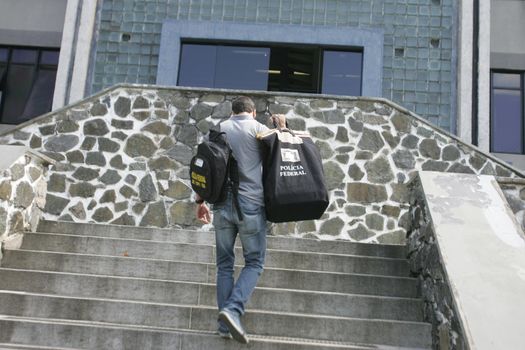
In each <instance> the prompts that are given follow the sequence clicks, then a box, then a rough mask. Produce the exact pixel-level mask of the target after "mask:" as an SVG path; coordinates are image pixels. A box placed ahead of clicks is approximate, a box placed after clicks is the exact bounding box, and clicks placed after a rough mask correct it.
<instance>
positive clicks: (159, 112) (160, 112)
mask: <svg viewBox="0 0 525 350" xmlns="http://www.w3.org/2000/svg"><path fill="white" fill-rule="evenodd" d="M153 114H154V115H155V117H157V118H160V119H166V120H167V119H169V118H170V112H169V111H167V110H165V109H156V110H154V111H153Z"/></svg>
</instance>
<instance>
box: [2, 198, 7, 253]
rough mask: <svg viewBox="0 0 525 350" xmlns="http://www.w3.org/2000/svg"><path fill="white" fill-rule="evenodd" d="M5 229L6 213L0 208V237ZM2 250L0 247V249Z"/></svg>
mask: <svg viewBox="0 0 525 350" xmlns="http://www.w3.org/2000/svg"><path fill="white" fill-rule="evenodd" d="M6 228H7V211H5V209H4V208H2V207H0V236H2V235H3V234H4V233H5V231H6ZM0 248H2V247H0ZM1 259H2V249H0V260H1Z"/></svg>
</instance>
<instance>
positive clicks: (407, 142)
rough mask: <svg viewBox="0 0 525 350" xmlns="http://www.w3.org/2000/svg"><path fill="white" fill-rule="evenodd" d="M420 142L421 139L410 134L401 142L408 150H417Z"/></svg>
mask: <svg viewBox="0 0 525 350" xmlns="http://www.w3.org/2000/svg"><path fill="white" fill-rule="evenodd" d="M418 142H419V138H418V137H417V136H414V135H412V134H408V135H406V136H405V137H404V138H403V141H401V145H402V146H403V147H406V148H411V149H415V148H416V147H417V144H418Z"/></svg>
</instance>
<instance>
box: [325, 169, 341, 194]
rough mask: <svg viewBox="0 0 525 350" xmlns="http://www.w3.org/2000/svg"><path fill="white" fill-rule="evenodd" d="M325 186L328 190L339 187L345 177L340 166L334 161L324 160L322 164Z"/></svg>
mask: <svg viewBox="0 0 525 350" xmlns="http://www.w3.org/2000/svg"><path fill="white" fill-rule="evenodd" d="M323 168H324V174H325V180H326V187H327V188H328V190H329V191H330V190H333V189H336V188H338V187H340V186H341V185H342V183H343V180H344V178H345V173H344V172H343V170H342V169H341V167H340V166H339V165H338V164H337V163H335V162H326V163H324V164H323Z"/></svg>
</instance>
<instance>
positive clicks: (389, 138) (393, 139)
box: [381, 131, 401, 149]
mask: <svg viewBox="0 0 525 350" xmlns="http://www.w3.org/2000/svg"><path fill="white" fill-rule="evenodd" d="M381 135H383V138H384V139H385V141H386V143H388V145H389V146H390V148H391V149H394V148H396V147H397V145H399V141H400V140H401V138H400V137H399V136H393V135H392V134H391V133H390V131H383V132H381Z"/></svg>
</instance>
